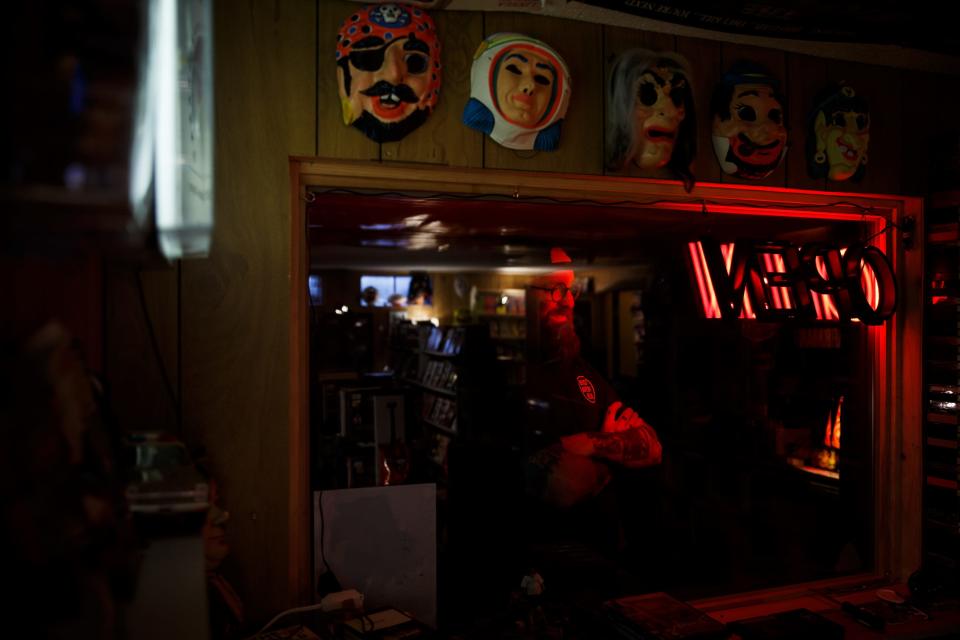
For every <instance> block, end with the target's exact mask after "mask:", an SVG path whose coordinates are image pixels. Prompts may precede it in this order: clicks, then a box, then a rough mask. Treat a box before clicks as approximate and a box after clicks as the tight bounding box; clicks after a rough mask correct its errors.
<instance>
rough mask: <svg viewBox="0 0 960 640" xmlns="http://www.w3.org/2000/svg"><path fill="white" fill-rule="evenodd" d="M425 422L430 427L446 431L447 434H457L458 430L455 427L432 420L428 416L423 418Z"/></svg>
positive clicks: (442, 431)
mask: <svg viewBox="0 0 960 640" xmlns="http://www.w3.org/2000/svg"><path fill="white" fill-rule="evenodd" d="M423 424H425V425H427V426H428V427H432V428H434V429H436V430H437V431H440V432H441V433H446V434H447V435H451V436H455V435H457V432H456V430H455V429H451V428H450V427H445V426H443V425H441V424H437V423H436V422H433V421H432V420H428V419H427V418H424V419H423Z"/></svg>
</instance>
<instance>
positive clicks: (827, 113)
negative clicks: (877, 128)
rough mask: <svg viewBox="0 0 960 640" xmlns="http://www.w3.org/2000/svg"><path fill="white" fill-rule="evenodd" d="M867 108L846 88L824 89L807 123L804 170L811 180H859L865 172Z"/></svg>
mask: <svg viewBox="0 0 960 640" xmlns="http://www.w3.org/2000/svg"><path fill="white" fill-rule="evenodd" d="M869 143H870V108H869V107H868V105H867V101H866V100H864V99H863V98H862V97H860V96H858V95H857V94H856V92H855V91H854V90H853V87H851V86H850V85H847V84H844V83H840V84H837V85H833V86H831V87H827V88H826V89H824V90H823V91H822V92H820V94H819V95H817V97H816V98H815V99H814V109H813V112H812V113H811V114H810V117H809V118H808V124H807V169H808V170H809V173H810V176H811V177H813V178H822V177H823V176H827V178H828V179H830V180H834V181H837V182H840V181H843V180H852V181H854V182H856V181H858V180H860V179H861V178H862V177H863V174H864V173H866V170H867V146H868V145H869Z"/></svg>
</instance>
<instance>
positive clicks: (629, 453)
mask: <svg viewBox="0 0 960 640" xmlns="http://www.w3.org/2000/svg"><path fill="white" fill-rule="evenodd" d="M563 447H564V449H566V450H567V451H570V452H571V453H577V454H579V455H584V456H594V457H597V458H603V459H604V460H609V461H610V462H616V463H617V464H621V465H623V466H625V467H629V468H637V467H648V466H651V465H655V464H660V459H661V457H662V449H661V447H660V441H659V440H658V439H657V434H656V433H655V432H654V430H653V429H651V428H650V427H649V426H647V425H643V426H641V427H635V428H633V429H628V430H626V431H614V432H597V431H594V432H588V433H577V434H574V435H572V436H567V437H565V438H563Z"/></svg>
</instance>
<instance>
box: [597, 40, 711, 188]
mask: <svg viewBox="0 0 960 640" xmlns="http://www.w3.org/2000/svg"><path fill="white" fill-rule="evenodd" d="M689 78H690V72H689V66H688V65H687V61H686V60H685V59H684V58H682V57H681V56H678V55H676V54H672V53H654V52H653V51H646V50H644V49H631V50H629V51H625V52H624V53H622V54H620V56H618V57H617V59H616V61H614V64H613V70H612V72H611V74H610V81H609V84H608V87H607V92H608V93H607V149H608V154H609V155H608V158H607V165H608V167H609V168H610V169H612V170H615V171H617V170H622V169H623V168H624V167H626V166H627V165H628V164H631V163H632V164H635V165H636V166H638V167H639V168H641V169H644V170H650V171H654V170H657V169H662V168H663V167H667V168H669V169H671V170H672V171H673V173H674V174H675V175H676V176H677V177H678V178H679V179H681V180H683V182H684V186H685V187H686V188H687V190H688V191H689V190H690V189H691V188H693V173H692V172H691V171H690V165H691V163H692V162H693V159H694V155H695V154H696V148H697V129H696V127H697V125H696V122H697V117H696V113H695V111H694V105H693V92H692V90H691V87H690V80H689Z"/></svg>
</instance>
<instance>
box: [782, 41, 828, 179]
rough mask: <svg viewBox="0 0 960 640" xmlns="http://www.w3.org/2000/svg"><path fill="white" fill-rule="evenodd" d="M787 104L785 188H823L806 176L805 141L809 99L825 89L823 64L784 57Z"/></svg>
mask: <svg viewBox="0 0 960 640" xmlns="http://www.w3.org/2000/svg"><path fill="white" fill-rule="evenodd" d="M786 82H787V102H788V103H789V106H788V107H787V108H788V110H789V113H788V118H789V121H788V126H789V127H790V134H789V135H790V149H789V150H788V151H787V157H786V159H785V160H784V162H785V163H786V165H787V186H788V187H791V188H793V189H819V190H823V189H824V188H826V178H811V177H810V174H809V173H808V172H807V147H806V145H807V138H808V131H807V129H808V123H807V119H808V118H809V115H810V111H811V109H812V108H813V99H814V97H815V96H816V95H817V93H818V92H819V91H820V90H822V89H823V88H824V87H825V86H826V85H827V61H826V60H825V59H823V58H815V57H813V56H804V55H799V54H788V55H787V74H786Z"/></svg>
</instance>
